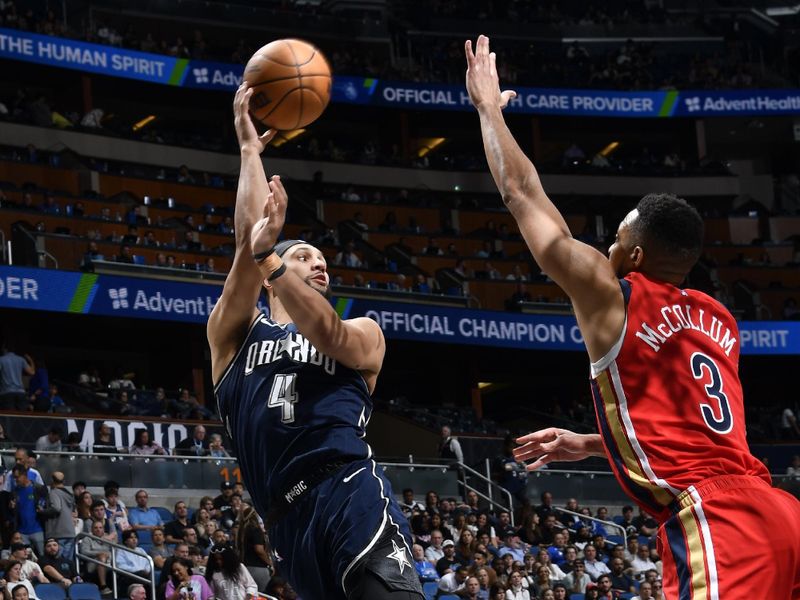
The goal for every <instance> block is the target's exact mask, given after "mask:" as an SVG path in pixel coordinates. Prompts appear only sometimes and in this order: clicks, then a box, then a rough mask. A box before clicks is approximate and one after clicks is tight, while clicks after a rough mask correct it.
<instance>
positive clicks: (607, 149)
mask: <svg viewBox="0 0 800 600" xmlns="http://www.w3.org/2000/svg"><path fill="white" fill-rule="evenodd" d="M618 147H619V142H611V143H610V144H609V145H608V146H606V147H605V148H603V149H602V150H600V152H599V154H600V156H608V155H609V154H611V153H612V152H614V150H616V149H617V148H618Z"/></svg>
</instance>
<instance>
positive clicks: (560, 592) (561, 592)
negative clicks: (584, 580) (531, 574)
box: [553, 582, 568, 600]
mask: <svg viewBox="0 0 800 600" xmlns="http://www.w3.org/2000/svg"><path fill="white" fill-rule="evenodd" d="M567 598H568V596H567V587H566V586H565V585H564V584H563V583H561V582H558V583H555V584H553V600H567Z"/></svg>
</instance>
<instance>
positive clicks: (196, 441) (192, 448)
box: [172, 425, 208, 456]
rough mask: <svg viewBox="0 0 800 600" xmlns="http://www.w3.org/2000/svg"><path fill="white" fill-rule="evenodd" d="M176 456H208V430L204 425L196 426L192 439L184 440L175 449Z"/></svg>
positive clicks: (186, 438)
mask: <svg viewBox="0 0 800 600" xmlns="http://www.w3.org/2000/svg"><path fill="white" fill-rule="evenodd" d="M172 453H173V454H174V455H175V456H207V455H208V440H207V439H206V428H205V427H203V426H202V425H195V427H194V430H193V431H192V437H185V438H183V439H182V440H181V441H180V442H178V444H177V445H176V446H175V448H174V449H173V451H172Z"/></svg>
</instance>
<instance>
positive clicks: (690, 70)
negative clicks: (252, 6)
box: [0, 0, 761, 89]
mask: <svg viewBox="0 0 800 600" xmlns="http://www.w3.org/2000/svg"><path fill="white" fill-rule="evenodd" d="M18 4H19V5H20V6H19V7H18ZM473 4H474V5H475V6H472V5H473ZM468 6H472V9H473V10H470V8H467V7H468ZM579 6H581V7H580V8H579ZM267 8H278V9H279V10H280V9H281V8H283V10H288V7H286V6H284V7H281V6H280V3H277V5H275V6H273V7H267ZM291 10H292V11H297V10H305V11H306V12H307V13H308V17H309V18H311V19H313V18H314V17H315V16H320V15H321V14H323V13H324V11H325V8H324V7H323V6H321V5H319V4H315V3H308V4H307V5H303V6H301V7H298V6H297V5H296V4H292V6H291ZM405 13H406V15H409V16H410V18H411V19H412V21H417V23H415V26H414V27H412V29H414V30H416V31H419V30H420V29H421V30H422V31H424V30H425V29H426V28H427V27H428V26H430V24H429V23H428V21H429V19H438V22H439V23H441V22H442V20H445V19H460V18H475V17H476V15H482V16H483V18H484V19H489V20H491V21H494V22H498V23H520V22H522V23H530V24H539V25H544V26H547V27H549V28H550V29H551V30H552V31H553V32H557V31H559V29H561V28H563V27H566V26H569V27H573V28H574V27H579V28H586V29H587V31H590V32H594V33H595V34H596V33H597V31H598V29H599V31H601V32H602V33H605V34H609V35H614V36H615V37H620V36H621V35H624V33H625V27H626V26H630V25H637V24H638V25H640V26H650V27H653V28H654V31H657V30H656V29H655V28H657V27H660V26H664V25H667V26H673V27H674V26H676V25H682V26H684V27H686V28H688V29H693V30H695V31H704V29H703V25H702V22H701V19H700V18H699V17H698V16H697V15H691V14H689V15H684V14H678V13H673V14H671V13H669V12H667V11H665V10H664V9H663V7H662V6H661V3H660V2H624V3H620V4H619V6H613V7H612V6H604V7H594V6H592V7H586V6H582V4H581V3H576V6H574V7H570V8H567V7H563V6H561V5H559V4H557V3H533V4H530V5H528V4H525V3H517V2H487V3H460V2H449V1H446V2H436V3H434V4H433V6H428V5H426V6H425V7H424V9H420V10H418V11H415V10H412V9H411V8H409V7H407V8H406V10H405ZM101 18H102V17H101ZM378 18H380V16H378ZM384 18H387V17H386V16H384ZM113 20H114V19H113V18H112V17H108V18H107V19H106V22H103V21H101V20H96V19H92V20H89V21H84V22H81V23H74V24H70V22H69V20H66V21H65V20H64V19H62V18H60V16H59V15H57V14H56V13H55V12H54V11H53V10H45V11H43V10H41V9H40V7H38V6H37V7H30V6H27V3H25V2H24V1H23V2H15V1H14V0H6V1H5V2H3V5H2V10H0V25H2V26H5V27H13V28H18V29H27V30H33V31H36V32H38V33H43V34H46V35H56V36H60V37H70V38H78V39H84V40H86V41H91V42H97V43H101V44H107V45H111V46H119V47H124V48H129V49H133V50H141V51H143V52H152V53H158V54H165V55H170V56H175V57H178V58H184V59H195V60H222V61H229V62H233V63H240V64H241V63H245V62H246V61H247V60H248V59H249V58H250V56H251V55H252V53H253V52H254V51H255V50H256V49H257V48H258V47H259V46H260V45H261V43H263V40H260V39H258V38H255V37H252V36H249V35H248V34H243V37H240V38H238V39H237V40H236V41H235V42H229V41H223V40H224V37H221V36H220V35H219V34H218V32H214V31H213V30H209V29H206V30H203V29H200V28H195V27H194V26H190V25H188V24H187V25H186V27H184V28H183V31H182V32H180V33H178V34H177V35H173V37H164V36H163V35H159V33H158V32H157V31H155V30H152V31H141V30H137V28H136V25H134V24H133V23H132V22H130V21H128V22H126V23H125V25H122V24H120V25H119V27H121V28H122V29H119V30H118V29H117V28H115V26H114V25H113V24H112V22H111V21H113ZM139 26H140V27H141V24H140V25H139ZM418 27H419V29H417V28H418ZM394 37H396V39H395V40H394V42H395V44H397V45H398V46H399V47H402V48H406V47H409V48H410V50H411V57H412V60H410V61H407V62H405V63H404V62H402V61H396V60H392V59H391V57H390V55H389V53H388V52H387V51H385V50H383V49H381V47H372V46H369V45H365V46H364V47H363V48H359V49H353V48H352V46H351V42H349V43H348V44H338V45H330V44H326V45H328V46H330V47H326V48H325V50H326V51H327V54H328V56H329V58H330V60H331V63H332V66H333V68H334V71H335V72H336V73H339V74H352V75H361V76H365V77H382V78H385V79H396V80H409V81H436V82H441V81H451V82H452V81H461V80H463V48H462V47H461V44H462V40H460V39H458V38H457V37H452V38H447V37H442V36H441V35H439V36H425V35H424V34H423V35H410V34H407V33H405V32H403V31H400V32H396V33H395V34H394ZM560 37H562V36H558V37H556V36H554V42H552V43H550V44H547V43H542V42H538V43H533V42H528V41H525V42H514V41H508V40H506V41H504V43H503V47H502V48H501V49H499V51H500V54H499V56H498V58H499V60H498V64H499V65H501V68H502V69H503V72H502V73H501V74H500V75H501V79H503V80H504V81H506V82H507V83H508V84H520V85H524V84H528V85H537V86H543V85H548V86H560V87H576V86H579V87H599V88H617V89H645V88H648V89H653V88H659V87H665V86H666V87H672V86H684V87H687V86H688V87H692V88H698V87H704V88H705V87H712V88H719V87H752V86H754V85H758V84H759V83H761V81H760V80H759V77H758V76H757V74H756V72H754V70H751V69H750V68H749V67H748V66H747V64H748V62H747V56H746V55H745V52H744V44H743V43H742V42H741V41H739V39H738V36H730V35H729V37H730V38H731V39H730V40H729V41H728V43H727V46H726V48H725V49H724V51H718V52H716V53H707V54H700V53H699V52H697V53H695V54H690V55H687V56H680V57H678V58H673V59H668V55H667V54H666V53H657V52H656V51H655V48H654V47H653V46H652V45H647V44H641V43H636V44H635V43H633V42H628V43H626V44H624V45H622V46H621V47H619V48H616V49H614V50H612V51H605V50H592V51H591V52H590V51H589V50H588V49H586V48H583V47H579V46H570V47H568V48H567V49H566V50H562V51H561V52H560V53H559V51H558V50H554V49H555V48H558V46H559V44H558V42H556V41H555V40H556V39H559V38H560ZM387 39H388V35H387Z"/></svg>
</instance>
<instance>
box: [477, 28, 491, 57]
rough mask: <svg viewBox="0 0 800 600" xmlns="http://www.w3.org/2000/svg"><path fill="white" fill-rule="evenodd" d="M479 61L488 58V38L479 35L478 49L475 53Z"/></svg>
mask: <svg viewBox="0 0 800 600" xmlns="http://www.w3.org/2000/svg"><path fill="white" fill-rule="evenodd" d="M475 54H476V55H477V56H479V57H480V58H481V59H485V58H487V57H488V56H489V38H488V37H486V36H485V35H483V34H481V35H479V36H478V48H477V50H476V52H475Z"/></svg>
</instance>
